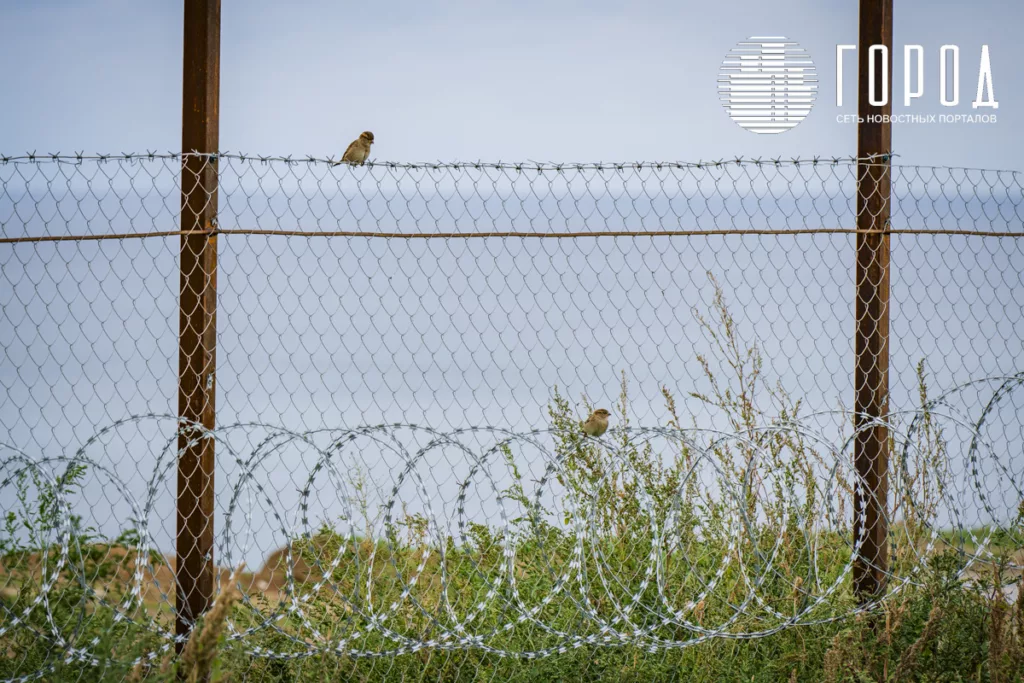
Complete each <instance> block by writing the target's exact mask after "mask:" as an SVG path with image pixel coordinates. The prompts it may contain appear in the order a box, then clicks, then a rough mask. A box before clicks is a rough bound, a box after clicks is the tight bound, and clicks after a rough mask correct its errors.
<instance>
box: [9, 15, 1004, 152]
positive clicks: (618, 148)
mask: <svg viewBox="0 0 1024 683" xmlns="http://www.w3.org/2000/svg"><path fill="white" fill-rule="evenodd" d="M856 7H857V3H856V2H853V1H852V0H847V1H846V2H820V1H812V0H785V1H782V2H773V3H765V2H762V1H761V0H733V1H732V2H728V3H708V2H700V3H695V2H632V3H628V4H627V3H608V2H558V1H553V2H532V1H526V2H515V3H512V2H505V3H497V2H443V3H442V2H387V3H385V2H381V3H341V2H326V1H322V2H295V3H281V2H268V1H265V0H253V1H249V2H245V3H242V2H238V1H237V0H236V1H232V0H226V1H225V2H224V5H223V38H222V72H221V77H222V95H221V109H222V119H221V147H222V149H224V150H235V151H245V152H250V153H263V154H295V155H306V154H313V155H317V156H327V155H339V154H340V153H341V152H342V151H343V150H344V148H345V146H346V145H347V143H348V142H349V141H350V140H351V139H352V138H354V137H355V136H356V135H357V134H358V133H359V132H360V131H362V130H364V129H371V130H373V131H374V132H375V133H376V136H377V144H376V145H375V147H374V150H373V157H375V158H377V159H386V160H399V161H413V160H438V159H440V160H467V159H486V160H497V159H503V160H523V159H536V160H558V161H592V160H636V159H647V160H651V159H658V160H696V159H707V158H720V157H733V156H736V155H744V156H769V157H770V156H779V155H781V156H786V157H791V156H794V155H814V154H820V155H848V154H852V153H854V152H855V149H856V147H855V141H856V137H855V129H854V126H852V125H848V124H847V125H844V124H840V123H837V122H836V121H835V117H836V114H837V113H843V112H845V113H850V112H854V111H855V98H854V96H853V95H854V93H853V90H852V84H853V82H854V76H855V62H854V59H853V58H849V59H848V60H847V61H848V63H847V71H846V73H847V82H848V83H849V84H850V85H851V89H850V90H848V92H847V95H846V102H847V104H846V106H844V108H843V110H842V111H840V110H839V109H837V107H836V106H835V45H836V44H837V43H856V42H857V9H856ZM2 13H3V22H2V34H3V40H2V41H0V63H2V64H3V65H4V67H3V69H2V71H0V92H2V93H3V95H4V97H3V99H4V103H5V106H4V107H3V113H2V114H0V121H2V126H0V151H3V152H5V153H16V152H22V151H25V150H38V151H47V152H50V151H63V152H70V151H74V150H87V151H102V152H121V151H125V152H127V151H133V152H134V151H143V150H147V149H158V150H170V149H177V147H178V146H179V145H180V132H179V129H180V116H181V114H180V111H181V106H180V98H181V93H180V80H181V61H182V60H181V40H182V37H181V36H182V17H181V14H182V12H181V3H180V2H166V1H165V2H129V1H127V0H126V1H105V2H54V1H47V0H37V1H35V2H10V1H7V2H5V3H4V6H3V10H2ZM1022 23H1024V4H1022V3H1020V2H1016V1H1014V0H981V1H978V2H972V3H965V2H961V1H958V2H952V1H945V0H938V1H937V0H897V2H896V10H895V24H896V25H895V43H896V45H897V55H896V63H895V72H896V73H895V79H894V80H895V83H894V84H895V86H896V93H897V95H899V94H900V93H901V92H902V90H901V88H902V49H901V46H902V45H903V44H905V43H919V44H922V45H923V46H924V47H925V50H926V53H925V54H926V60H927V61H926V65H925V69H926V71H925V79H926V92H925V96H924V97H923V98H921V100H920V101H919V104H916V105H915V107H914V109H913V111H914V112H918V113H927V112H938V111H940V108H939V105H938V48H939V46H940V45H942V44H947V43H948V44H957V45H959V46H960V48H961V67H960V68H961V105H960V106H959V107H958V108H956V109H955V110H948V111H955V112H956V113H965V114H966V113H972V111H973V110H972V109H971V106H970V101H971V99H973V96H974V91H975V88H976V83H977V70H978V58H979V55H980V47H981V45H982V44H983V43H987V44H988V45H989V46H990V50H991V56H992V69H993V76H994V85H995V90H996V97H997V99H998V100H999V102H1000V108H999V110H998V112H996V113H997V116H998V122H997V123H996V124H989V125H966V124H960V125H920V126H912V125H900V126H897V127H896V129H895V131H894V135H893V138H894V146H895V149H896V151H897V152H898V153H900V154H901V155H902V157H903V161H904V162H905V163H920V164H950V165H967V166H982V167H997V168H1011V169H1020V168H1021V164H1020V163H1019V161H1018V160H1019V159H1020V156H1021V152H1022V151H1024V150H1022V147H1024V142H1022V141H1024V114H1022V112H1024V97H1022V93H1024V75H1022V74H1021V73H1020V69H1019V63H1020V60H1019V56H1018V55H1017V54H1016V50H1017V47H1018V41H1019V35H1018V33H1019V31H1018V29H1019V26H1021V25H1022ZM751 35H785V36H787V37H789V38H791V39H793V40H796V41H798V42H799V43H800V44H801V45H802V46H803V47H805V48H806V49H807V50H808V51H809V53H810V55H811V57H812V58H813V59H814V61H815V63H816V65H817V68H818V75H819V78H820V91H819V95H818V101H817V105H816V107H815V109H814V111H813V112H812V113H811V115H810V117H809V118H808V119H807V120H806V121H805V122H804V123H802V124H801V125H800V126H799V127H797V128H796V129H794V130H792V131H790V132H788V133H785V134H782V135H765V136H758V135H755V134H753V133H749V132H747V131H744V130H742V129H740V128H739V127H738V126H736V125H735V124H734V123H732V122H731V121H730V120H729V119H728V117H727V115H726V114H725V112H724V110H723V109H722V107H721V106H720V104H719V102H718V96H717V92H716V79H717V70H718V67H719V66H720V64H721V61H722V59H723V58H724V56H725V54H726V53H727V52H728V51H729V49H730V48H731V47H732V46H733V45H734V44H735V43H736V42H737V41H740V40H744V39H745V38H747V37H748V36H751ZM895 99H896V103H897V106H896V110H897V112H899V111H900V110H901V109H902V98H901V97H896V98H895Z"/></svg>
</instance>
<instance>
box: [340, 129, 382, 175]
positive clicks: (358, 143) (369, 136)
mask: <svg viewBox="0 0 1024 683" xmlns="http://www.w3.org/2000/svg"><path fill="white" fill-rule="evenodd" d="M372 144H373V133H371V132H370V131H365V132H363V133H360V135H359V137H358V138H356V139H355V140H353V141H352V144H351V145H349V146H348V149H346V150H345V153H344V154H342V155H341V161H339V162H338V163H337V164H335V166H337V165H338V164H352V165H356V164H360V165H361V164H364V163H366V158H367V157H369V156H370V145H372Z"/></svg>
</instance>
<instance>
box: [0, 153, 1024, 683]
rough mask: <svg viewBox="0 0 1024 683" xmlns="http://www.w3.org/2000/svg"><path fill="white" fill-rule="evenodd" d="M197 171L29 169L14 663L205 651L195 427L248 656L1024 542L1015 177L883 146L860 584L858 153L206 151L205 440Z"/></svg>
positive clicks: (54, 165) (725, 625) (619, 606)
mask: <svg viewBox="0 0 1024 683" xmlns="http://www.w3.org/2000/svg"><path fill="white" fill-rule="evenodd" d="M195 161H196V159H195V155H192V162H193V163H194V162H195ZM182 162H183V159H182V157H181V156H180V155H156V154H150V155H138V156H103V157H85V156H78V157H60V156H54V157H50V156H46V157H43V156H31V157H2V158H0V228H2V237H0V269H2V271H0V272H2V274H0V311H2V318H3V323H4V324H3V325H0V345H2V347H3V350H4V355H3V359H2V360H0V384H2V386H3V396H2V398H0V468H2V469H0V501H2V503H0V507H2V512H3V513H4V515H5V520H6V522H7V525H6V529H5V531H4V533H3V536H2V537H0V550H2V559H0V591H2V602H0V610H2V614H3V620H2V625H0V643H3V646H4V647H5V648H6V650H7V652H8V653H9V655H10V656H9V657H8V658H7V661H6V663H5V664H3V665H2V666H3V670H2V675H3V676H6V677H7V678H9V679H15V680H32V679H37V678H44V679H45V678H47V677H49V676H50V675H52V673H53V672H54V671H56V670H57V669H61V670H62V671H64V670H66V669H67V668H68V667H80V668H81V670H96V669H97V668H99V669H101V670H104V671H108V670H109V671H111V672H113V671H115V670H118V671H119V670H120V669H117V668H116V667H117V666H123V667H125V669H124V670H125V671H132V670H134V671H139V670H140V668H146V669H148V668H154V669H155V668H158V667H160V666H161V662H162V661H163V660H164V659H165V657H166V655H167V654H168V653H169V652H172V651H173V650H174V648H175V644H176V643H177V644H178V645H179V646H181V645H182V644H183V643H184V637H183V636H182V635H180V634H177V635H176V633H175V625H174V617H175V611H174V610H175V604H176V594H177V591H178V590H179V589H180V583H179V582H178V580H177V579H176V572H177V567H176V564H175V555H174V547H175V540H176V539H175V534H176V508H175V501H176V496H177V493H176V491H177V489H176V486H177V479H176V470H177V462H178V458H179V456H180V454H181V452H182V451H183V450H185V448H183V446H182V444H183V443H184V444H187V447H192V446H195V445H196V444H197V443H201V442H202V443H206V442H209V443H212V444H213V449H214V451H215V452H216V465H215V473H214V478H213V479H214V481H215V486H216V490H215V491H212V490H211V491H208V492H207V491H204V492H200V493H201V494H207V493H208V494H209V495H212V496H213V501H214V503H213V505H214V510H215V513H214V518H213V520H208V521H209V523H210V524H211V525H212V526H211V528H212V530H213V533H214V552H213V557H212V562H213V564H214V565H215V566H216V569H215V570H214V573H215V579H214V583H215V586H216V587H215V592H216V595H217V596H218V597H217V601H216V603H215V604H214V607H213V609H214V610H215V611H216V610H217V609H220V610H221V618H222V619H223V629H224V633H225V634H226V637H227V646H226V647H227V648H228V651H229V652H230V653H231V656H237V657H240V658H243V659H245V658H247V659H246V661H248V664H247V666H248V667H250V670H251V673H253V676H254V677H258V676H257V675H256V674H257V673H259V672H263V673H259V675H264V673H265V672H266V671H270V669H265V668H261V667H269V666H272V664H273V662H275V661H281V660H305V659H314V658H318V657H322V656H324V655H325V653H329V654H331V655H332V656H336V657H339V658H340V660H339V661H342V662H345V664H344V665H339V666H342V670H349V671H351V672H352V673H353V675H355V673H357V672H360V673H362V672H365V671H370V672H374V671H378V672H383V671H384V669H379V668H377V667H385V669H386V667H387V665H385V664H384V663H383V662H385V661H387V660H392V659H394V658H397V657H399V656H409V655H415V654H417V653H424V652H432V653H447V654H446V656H449V657H456V656H461V657H469V656H471V655H470V654H469V653H482V655H483V656H493V657H499V658H505V657H508V658H510V659H537V658H544V657H548V656H552V655H558V654H560V653H565V652H567V651H569V650H571V649H573V648H578V647H584V646H585V647H635V648H638V650H639V651H641V652H645V653H648V655H646V656H655V655H661V656H666V657H667V656H670V654H671V653H672V652H675V651H678V650H682V649H685V648H688V647H690V646H693V645H696V644H698V643H702V642H704V641H706V640H709V639H715V638H745V639H752V638H758V637H762V636H766V635H769V634H773V633H776V632H779V631H781V630H783V629H789V628H799V627H805V626H809V625H814V624H821V623H827V622H830V621H834V620H839V619H843V618H845V617H848V616H850V615H851V614H855V613H858V612H860V611H865V610H870V609H873V608H874V607H875V606H877V604H878V602H879V601H885V600H888V599H890V598H891V597H892V596H894V595H897V594H898V593H899V592H900V591H903V590H905V589H907V588H908V587H910V586H914V585H917V584H919V583H920V582H921V580H922V579H921V575H922V573H923V572H924V571H925V570H926V568H927V567H928V564H929V562H930V560H931V559H932V558H934V557H936V556H937V555H939V554H941V553H945V552H949V551H953V552H954V553H956V554H957V556H958V557H959V558H960V563H959V565H958V568H957V571H958V572H959V574H960V575H961V576H968V577H970V576H975V575H979V574H980V572H981V571H982V569H981V568H982V567H984V566H987V565H989V564H991V563H1001V564H1002V565H1004V566H1005V565H1006V564H1007V563H1009V565H1008V566H1010V567H1011V568H1015V569H1018V570H1019V569H1021V568H1022V566H1021V564H1022V561H1021V558H1020V554H1019V551H1020V550H1021V549H1022V547H1024V543H1022V540H1024V538H1022V534H1024V528H1022V518H1024V505H1022V502H1021V501H1022V499H1024V495H1022V485H1024V481H1022V478H1024V465H1022V460H1021V458H1020V453H1021V452H1022V447H1024V423H1022V421H1021V416H1022V415H1024V391H1022V390H1021V384H1024V365H1022V364H1021V360H1020V359H1021V358H1024V348H1022V345H1024V342H1022V340H1024V316H1022V306H1021V302H1022V301H1024V227H1022V220H1024V193H1022V185H1021V176H1020V175H1019V174H1016V173H1012V172H1002V171H998V172H997V171H987V170H972V169H953V168H930V167H917V166H905V165H893V166H891V171H890V170H888V169H889V167H888V166H886V169H887V170H886V172H887V173H889V174H890V177H889V180H890V181H891V184H892V203H891V222H890V225H889V227H888V230H887V233H888V234H889V239H890V240H891V242H890V244H891V254H892V256H891V272H890V277H891V285H890V287H891V298H890V304H889V314H890V323H889V325H890V327H889V412H888V416H887V417H886V418H884V420H883V421H882V422H881V424H883V425H884V426H885V427H886V428H887V430H888V432H889V435H890V440H891V441H890V446H889V450H890V452H891V458H890V462H889V490H888V492H887V494H886V496H885V499H884V500H883V501H881V502H880V504H881V505H882V506H883V508H884V510H885V511H886V517H887V523H888V529H889V554H890V566H889V567H888V569H887V570H886V572H887V582H886V592H885V593H884V594H883V595H881V596H878V597H877V600H876V601H873V602H869V603H867V604H858V603H857V602H856V601H854V600H853V599H852V593H851V588H850V574H851V571H852V569H853V567H854V564H855V563H856V562H857V561H858V559H862V557H861V550H862V547H863V544H864V538H863V537H859V536H857V535H856V534H855V533H854V527H855V517H856V515H857V514H858V513H857V511H856V509H855V506H854V500H855V498H856V497H857V496H858V495H861V496H864V495H868V496H870V495H872V494H871V491H865V486H864V483H863V481H862V480H861V479H860V478H859V477H858V475H857V473H856V468H855V467H854V462H853V448H854V445H853V444H854V441H855V437H856V434H855V433H854V421H853V419H852V417H853V413H852V404H853V396H854V384H853V376H854V375H853V368H854V342H853V340H854V329H855V314H854V297H855V294H856V292H857V285H858V283H857V282H856V275H855V273H856V271H855V269H854V263H855V257H856V240H857V231H856V224H857V195H858V183H857V160H855V159H814V160H793V161H759V160H742V159H741V160H734V161H728V162H725V161H722V162H716V163H700V164H679V163H637V164H484V163H465V164H441V163H438V164H390V163H376V164H372V163H371V164H366V165H365V166H349V165H336V164H333V163H331V162H329V161H325V160H317V159H301V160H299V159H281V158H260V157H250V156H244V155H227V154H222V155H213V156H211V155H201V156H200V157H199V165H200V166H203V165H209V166H212V167H214V168H215V169H216V175H217V177H218V182H219V189H218V192H217V195H216V196H215V197H213V198H211V199H209V201H214V202H216V205H217V224H216V226H214V229H213V230H210V231H208V233H207V234H205V235H204V238H206V239H210V240H213V242H212V243H213V244H215V249H216V259H217V268H216V318H215V321H216V322H215V324H216V372H215V373H211V374H210V376H209V377H208V378H207V379H208V382H209V387H208V388H209V389H213V388H214V387H215V392H216V427H215V428H213V429H209V428H208V427H203V426H202V425H200V424H191V423H187V422H183V421H182V420H180V419H179V418H178V417H177V416H178V415H179V413H178V393H179V391H178V389H179V387H178V379H179V357H178V354H179V346H178V345H179V338H178V335H179V322H180V321H179V291H180V290H179V287H180V285H181V280H180V272H179V271H180V266H181V255H182V252H181V250H182V248H183V244H184V242H183V239H182V237H183V235H182V218H181V211H182V197H181V176H182V168H183V165H182ZM595 407H605V408H608V409H609V410H610V411H611V412H612V428H611V429H610V430H609V431H608V432H607V433H606V434H605V435H604V436H602V437H600V438H597V439H594V438H590V437H585V436H584V435H583V433H582V431H580V420H581V419H583V418H585V417H586V416H587V415H588V414H589V412H590V411H591V410H592V409H593V408H595ZM877 424H878V423H877V422H875V423H869V424H868V425H867V427H866V428H869V427H873V426H877ZM225 610H226V612H225ZM225 614H227V616H226V617H225V616H224V615H225ZM97 633H103V634H105V636H104V637H102V638H101V637H98V636H97ZM189 642H190V643H191V642H192V641H189ZM185 649H186V653H187V652H188V646H186V648H185ZM193 656H196V655H195V653H194V652H193ZM459 661H463V662H468V661H469V660H459ZM466 665H467V666H471V664H468V663H467V664H466ZM456 666H462V664H456ZM346 667H347V668H346ZM382 675H383V674H382ZM395 675H397V674H395Z"/></svg>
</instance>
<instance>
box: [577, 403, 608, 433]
mask: <svg viewBox="0 0 1024 683" xmlns="http://www.w3.org/2000/svg"><path fill="white" fill-rule="evenodd" d="M610 415H611V413H609V412H608V411H607V410H605V409H604V408H598V409H597V410H595V411H594V412H592V413H591V414H590V417H588V418H587V421H586V422H584V423H583V433H584V434H586V435H587V436H593V437H598V436H601V435H602V434H604V433H605V432H606V431H608V417H609V416H610Z"/></svg>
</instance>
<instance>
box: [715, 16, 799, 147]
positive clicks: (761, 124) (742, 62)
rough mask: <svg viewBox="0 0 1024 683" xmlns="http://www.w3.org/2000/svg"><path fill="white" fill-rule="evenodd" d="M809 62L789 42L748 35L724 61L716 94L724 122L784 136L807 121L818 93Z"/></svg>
mask: <svg viewBox="0 0 1024 683" xmlns="http://www.w3.org/2000/svg"><path fill="white" fill-rule="evenodd" d="M815 75H816V74H815V71H814V62H812V61H811V57H810V55H808V54H807V52H806V51H805V50H804V49H803V48H802V47H800V46H799V45H797V44H796V43H794V42H793V41H791V40H787V39H786V38H784V37H781V36H752V37H750V38H748V39H747V40H745V41H743V42H741V43H738V44H737V45H736V47H734V48H733V49H732V51H731V52H730V53H729V54H728V55H726V56H725V61H724V62H722V69H721V71H720V72H719V74H718V95H719V99H720V100H721V101H722V104H723V105H724V106H725V110H726V111H727V112H728V113H729V118H731V119H732V120H733V121H735V122H736V123H738V124H739V125H740V126H742V127H743V128H746V129H747V130H749V131H751V132H754V133H784V132H785V131H787V130H789V129H790V128H793V127H795V126H796V124H798V123H800V122H801V121H803V120H804V119H805V118H807V115H808V114H809V113H810V112H811V107H812V106H814V97H815V95H816V94H817V90H818V79H817V78H816V77H815Z"/></svg>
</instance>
